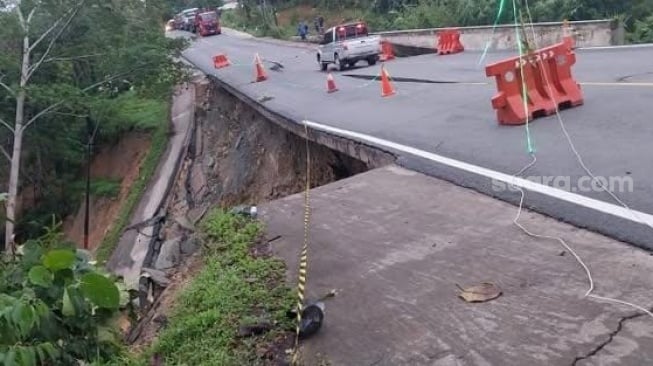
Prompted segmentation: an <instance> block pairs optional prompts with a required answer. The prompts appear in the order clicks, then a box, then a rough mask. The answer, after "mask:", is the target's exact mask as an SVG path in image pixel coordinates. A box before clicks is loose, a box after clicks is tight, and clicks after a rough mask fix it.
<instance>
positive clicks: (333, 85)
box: [327, 73, 338, 93]
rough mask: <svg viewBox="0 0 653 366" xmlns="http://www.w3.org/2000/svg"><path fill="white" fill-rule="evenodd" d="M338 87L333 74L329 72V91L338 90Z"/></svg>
mask: <svg viewBox="0 0 653 366" xmlns="http://www.w3.org/2000/svg"><path fill="white" fill-rule="evenodd" d="M337 91H338V88H337V87H336V82H335V80H333V75H331V73H329V74H328V75H327V93H333V92H337Z"/></svg>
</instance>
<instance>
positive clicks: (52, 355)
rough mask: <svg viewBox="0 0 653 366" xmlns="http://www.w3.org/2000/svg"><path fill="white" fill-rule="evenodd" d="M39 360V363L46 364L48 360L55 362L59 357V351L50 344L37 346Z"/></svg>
mask: <svg viewBox="0 0 653 366" xmlns="http://www.w3.org/2000/svg"><path fill="white" fill-rule="evenodd" d="M37 347H38V348H37V349H38V353H39V359H40V361H41V363H44V364H47V362H46V361H48V360H55V359H56V358H57V357H59V351H57V349H56V348H54V346H53V345H52V343H42V344H39V345H38V346H37Z"/></svg>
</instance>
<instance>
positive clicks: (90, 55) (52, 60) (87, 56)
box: [43, 53, 106, 63]
mask: <svg viewBox="0 0 653 366" xmlns="http://www.w3.org/2000/svg"><path fill="white" fill-rule="evenodd" d="M104 55H106V53H94V54H89V55H81V56H71V57H50V58H46V59H45V60H43V63H48V62H55V61H72V60H79V59H82V58H91V57H100V56H104Z"/></svg>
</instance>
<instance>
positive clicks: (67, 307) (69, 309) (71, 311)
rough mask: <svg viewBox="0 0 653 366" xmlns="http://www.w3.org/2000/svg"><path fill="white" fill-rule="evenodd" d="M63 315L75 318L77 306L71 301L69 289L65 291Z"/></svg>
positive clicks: (62, 306) (62, 307)
mask: <svg viewBox="0 0 653 366" xmlns="http://www.w3.org/2000/svg"><path fill="white" fill-rule="evenodd" d="M61 313H62V314H63V315H64V316H75V306H74V305H73V302H72V301H71V300H70V295H69V294H68V289H64V291H63V304H62V305H61Z"/></svg>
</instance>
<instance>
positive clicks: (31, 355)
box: [18, 347, 37, 366]
mask: <svg viewBox="0 0 653 366" xmlns="http://www.w3.org/2000/svg"><path fill="white" fill-rule="evenodd" d="M18 355H19V356H20V358H19V359H20V364H21V366H36V365H37V363H36V352H35V351H34V347H20V348H19V349H18Z"/></svg>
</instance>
